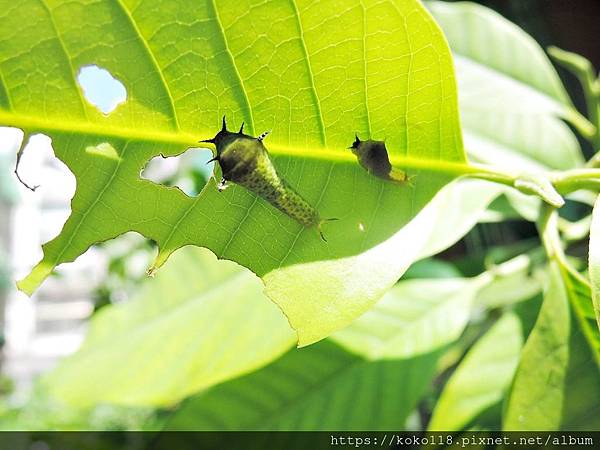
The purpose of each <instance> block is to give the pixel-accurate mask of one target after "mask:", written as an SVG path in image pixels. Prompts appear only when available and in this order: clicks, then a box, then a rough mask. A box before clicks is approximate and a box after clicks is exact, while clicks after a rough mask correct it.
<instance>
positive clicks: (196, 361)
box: [43, 248, 294, 407]
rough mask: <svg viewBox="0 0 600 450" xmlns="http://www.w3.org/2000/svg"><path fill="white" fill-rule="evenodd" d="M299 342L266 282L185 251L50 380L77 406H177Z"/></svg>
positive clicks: (53, 389)
mask: <svg viewBox="0 0 600 450" xmlns="http://www.w3.org/2000/svg"><path fill="white" fill-rule="evenodd" d="M293 342H294V333H293V332H292V330H291V329H290V327H289V325H288V324H287V322H286V320H285V318H284V317H283V316H282V315H281V313H280V311H279V310H278V309H277V307H276V306H275V305H273V304H272V303H271V302H269V301H267V299H266V298H265V296H264V294H263V286H262V284H261V282H260V280H259V279H258V278H256V276H254V275H253V274H251V273H249V271H247V270H244V269H243V268H241V267H239V266H238V265H237V264H234V263H232V262H230V261H217V260H216V259H215V257H214V255H212V254H210V252H209V251H208V250H201V249H195V248H185V249H183V250H181V251H180V252H178V253H177V254H176V255H174V256H173V260H172V261H171V262H170V264H169V265H168V266H166V267H165V268H164V270H161V271H160V272H159V273H158V274H157V276H156V279H155V280H148V281H146V282H145V283H144V285H143V287H142V289H141V290H140V291H139V293H137V294H136V296H135V298H133V299H131V300H130V301H129V302H127V303H125V304H122V305H112V306H109V307H107V308H106V309H104V310H103V311H101V312H99V313H98V315H97V316H95V317H94V318H93V319H92V321H91V326H90V330H89V333H88V336H87V338H86V340H85V342H84V344H83V346H82V348H81V349H80V350H79V352H77V353H76V354H75V355H73V356H71V357H69V358H68V359H67V360H65V361H63V363H62V364H61V365H60V366H59V367H58V368H57V369H56V370H54V371H53V372H51V373H50V375H48V376H47V377H45V379H44V381H43V382H44V386H45V387H46V388H47V390H48V392H49V393H50V395H52V396H55V397H57V398H58V399H59V400H61V401H63V402H66V403H68V404H70V405H73V406H76V407H91V406H93V405H95V404H98V403H113V404H120V405H171V404H173V403H176V402H178V401H180V400H181V399H183V398H184V397H186V396H187V395H190V394H192V393H195V392H197V391H198V390H201V389H204V388H207V387H210V386H212V385H214V384H216V383H220V382H222V381H224V380H228V379H230V378H234V377H236V376H240V375H242V374H245V373H247V372H250V371H252V370H256V369H258V368H260V367H261V366H263V365H265V364H267V363H269V362H271V361H272V360H273V359H275V358H277V357H279V356H280V355H281V354H282V353H284V352H285V351H286V350H287V349H289V348H290V347H291V346H292V345H293Z"/></svg>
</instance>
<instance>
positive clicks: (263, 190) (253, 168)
mask: <svg viewBox="0 0 600 450" xmlns="http://www.w3.org/2000/svg"><path fill="white" fill-rule="evenodd" d="M267 134H268V132H265V133H262V134H261V135H260V136H258V137H253V136H249V135H247V134H244V124H243V123H242V126H241V128H240V131H239V132H237V133H234V132H231V131H228V130H227V123H226V120H225V117H223V125H222V128H221V130H220V131H219V132H218V133H217V134H216V136H215V137H214V138H212V139H206V140H203V141H200V142H209V143H212V144H214V145H215V147H216V149H217V154H216V156H215V157H214V158H213V159H212V160H211V161H217V162H218V163H219V165H220V167H221V171H222V172H223V178H222V179H221V181H220V182H219V185H218V188H219V190H223V189H225V188H226V187H227V183H228V182H232V183H235V184H238V185H240V186H243V187H245V188H246V189H248V190H249V191H251V192H254V193H255V194H256V195H258V196H259V197H261V198H262V199H264V200H266V201H267V202H269V203H270V204H271V205H273V206H274V207H275V208H277V209H278V210H279V211H281V212H283V213H284V214H286V215H287V216H289V217H291V218H292V219H294V220H295V221H297V222H299V223H300V224H302V225H304V226H305V227H307V228H312V227H314V228H316V230H317V231H318V232H319V235H320V236H321V239H323V240H324V241H326V239H325V236H324V235H323V232H322V230H321V227H322V225H323V224H324V223H325V222H328V221H330V220H336V219H321V217H320V215H319V212H318V211H317V210H316V209H315V208H314V207H312V206H311V205H310V204H309V203H308V202H307V201H306V200H305V199H304V198H303V197H302V196H301V195H300V194H298V193H297V192H296V191H295V190H294V189H293V188H292V187H291V186H290V185H289V184H288V183H287V182H286V181H285V180H284V179H283V178H281V176H280V175H279V174H278V173H277V170H276V169H275V166H274V165H273V163H272V161H271V158H270V157H269V152H268V151H267V149H266V147H265V146H264V143H263V140H264V138H265V137H266V136H267Z"/></svg>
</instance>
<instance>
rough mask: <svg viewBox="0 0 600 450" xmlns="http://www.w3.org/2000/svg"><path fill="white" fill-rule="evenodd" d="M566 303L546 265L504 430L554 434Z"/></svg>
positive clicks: (564, 359) (553, 267)
mask: <svg viewBox="0 0 600 450" xmlns="http://www.w3.org/2000/svg"><path fill="white" fill-rule="evenodd" d="M570 321H571V317H570V312H569V301H568V299H567V293H566V289H565V286H564V285H563V282H562V279H561V273H560V268H559V267H558V264H557V263H556V262H555V261H552V262H551V263H550V280H549V283H548V286H547V288H546V292H545V297H544V303H543V304H542V308H541V310H540V313H539V316H538V319H537V321H536V323H535V326H534V328H533V330H532V331H531V334H530V335H529V337H528V338H527V342H526V343H525V347H524V348H523V352H522V354H521V361H520V362H519V366H518V368H517V372H516V374H515V379H514V382H513V386H512V389H511V392H510V395H509V397H508V402H507V407H506V412H505V416H504V421H503V428H504V429H505V430H514V431H526V430H538V431H539V430H558V429H559V427H560V424H561V420H562V411H563V404H564V387H565V377H566V372H567V364H568V362H569V337H570Z"/></svg>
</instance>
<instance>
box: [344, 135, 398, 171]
mask: <svg viewBox="0 0 600 450" xmlns="http://www.w3.org/2000/svg"><path fill="white" fill-rule="evenodd" d="M355 137H356V140H355V141H354V142H353V143H352V145H351V146H350V147H348V148H349V149H350V150H352V153H354V154H355V155H356V157H357V159H358V163H359V164H360V165H361V166H362V167H363V168H364V169H365V170H366V171H367V172H369V173H370V174H372V175H375V176H376V177H379V178H383V179H384V180H387V181H392V182H394V183H405V182H407V181H409V180H410V179H409V177H408V176H407V175H406V172H404V171H402V170H399V169H394V168H393V167H392V164H391V163H390V158H389V155H388V151H387V148H386V147H385V142H383V141H374V140H371V139H367V140H366V141H361V140H360V139H359V138H358V135H355Z"/></svg>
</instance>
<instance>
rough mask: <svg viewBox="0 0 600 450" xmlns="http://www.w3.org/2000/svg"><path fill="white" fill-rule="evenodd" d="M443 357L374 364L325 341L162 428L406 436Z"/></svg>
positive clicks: (210, 395) (189, 405)
mask: <svg viewBox="0 0 600 450" xmlns="http://www.w3.org/2000/svg"><path fill="white" fill-rule="evenodd" d="M438 356H439V352H434V353H430V354H425V355H421V356H418V357H415V358H410V359H394V360H379V361H369V360H365V359H362V358H360V357H358V356H356V355H352V354H350V353H347V352H345V351H343V350H342V349H341V348H339V347H338V346H336V345H335V344H333V343H332V342H330V341H329V340H328V341H325V342H320V343H318V344H316V345H314V346H311V347H309V348H306V349H300V350H295V351H292V352H290V353H288V354H286V355H285V356H283V357H282V358H280V359H279V360H277V361H275V362H274V363H273V364H271V365H269V366H267V367H265V368H264V369H262V370H260V371H257V372H254V373H252V374H250V375H248V376H246V377H242V378H238V379H236V380H233V381H230V382H228V383H224V384H222V385H220V386H217V387H215V388H214V389H211V390H209V391H207V392H204V393H201V394H199V395H197V396H195V397H191V398H190V399H188V400H186V401H185V402H184V403H183V404H182V406H181V408H180V409H179V410H177V411H176V412H175V413H174V414H173V415H172V416H171V418H170V420H169V421H167V423H166V425H165V429H166V430H204V431H208V430H236V431H240V430H252V431H256V430H277V431H283V430H295V431H302V430H305V431H309V430H310V431H316V430H356V431H359V430H365V429H368V430H389V429H394V430H401V429H404V427H405V421H406V419H407V417H408V415H409V414H410V413H411V412H412V411H413V409H414V408H415V407H416V405H417V402H418V400H419V399H420V398H421V396H422V395H423V393H424V392H425V391H426V389H427V388H428V386H429V383H430V382H431V380H432V378H433V375H434V373H435V365H436V362H437V357H438ZM285 448H288V447H287V446H285Z"/></svg>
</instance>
